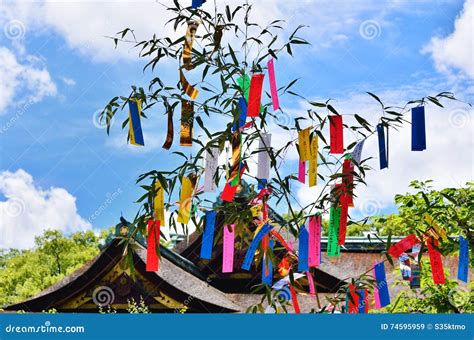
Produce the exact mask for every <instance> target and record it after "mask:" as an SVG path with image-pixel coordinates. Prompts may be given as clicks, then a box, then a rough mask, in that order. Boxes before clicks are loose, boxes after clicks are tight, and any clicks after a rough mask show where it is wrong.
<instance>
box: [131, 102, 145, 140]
mask: <svg viewBox="0 0 474 340" xmlns="http://www.w3.org/2000/svg"><path fill="white" fill-rule="evenodd" d="M128 108H129V135H130V144H132V145H140V146H144V145H145V141H144V140H143V131H142V124H141V121H140V116H141V102H140V100H133V99H129V101H128Z"/></svg>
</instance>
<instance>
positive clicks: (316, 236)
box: [308, 215, 321, 267]
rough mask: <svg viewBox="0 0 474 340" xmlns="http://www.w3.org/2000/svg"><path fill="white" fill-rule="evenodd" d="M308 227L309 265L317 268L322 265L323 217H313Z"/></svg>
mask: <svg viewBox="0 0 474 340" xmlns="http://www.w3.org/2000/svg"><path fill="white" fill-rule="evenodd" d="M308 227H309V242H308V244H309V245H308V248H309V249H308V265H309V266H310V267H316V266H319V265H320V264H321V215H317V216H311V217H310V218H309V222H308Z"/></svg>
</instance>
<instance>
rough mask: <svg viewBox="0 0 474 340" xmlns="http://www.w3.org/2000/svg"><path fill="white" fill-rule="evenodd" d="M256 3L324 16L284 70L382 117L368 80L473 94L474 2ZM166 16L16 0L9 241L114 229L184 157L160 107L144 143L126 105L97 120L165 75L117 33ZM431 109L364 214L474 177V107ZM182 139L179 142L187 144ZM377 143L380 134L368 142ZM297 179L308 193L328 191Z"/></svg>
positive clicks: (393, 100)
mask: <svg viewBox="0 0 474 340" xmlns="http://www.w3.org/2000/svg"><path fill="white" fill-rule="evenodd" d="M180 2H181V3H186V1H183V0H180ZM228 3H232V1H228ZM233 3H235V2H233ZM205 6H210V4H206V5H205ZM254 7H255V11H256V19H255V20H258V21H260V20H263V19H261V18H268V19H269V20H270V19H273V18H274V17H276V18H284V19H287V23H286V26H287V27H288V28H289V29H291V28H294V27H295V26H297V25H298V24H300V23H302V24H306V25H309V26H310V27H309V28H307V29H306V30H305V31H304V33H303V36H304V37H305V38H306V39H307V40H309V41H310V42H311V43H312V46H311V47H305V48H297V49H295V57H294V58H293V59H291V58H289V57H284V58H280V59H279V60H278V61H277V63H276V73H277V80H278V82H279V83H284V82H287V81H289V80H291V79H293V78H295V77H302V79H301V81H299V82H298V86H297V88H296V90H298V92H300V93H302V94H303V95H304V96H306V97H308V98H314V99H320V100H325V99H328V98H333V99H334V101H335V102H334V105H335V106H336V108H338V110H339V111H340V112H344V113H358V114H360V115H362V116H364V117H368V118H369V119H372V121H373V120H374V119H376V113H375V112H376V105H375V104H374V102H373V101H371V100H370V98H368V97H367V95H364V92H365V91H371V92H375V93H377V94H379V95H380V97H381V98H382V99H383V100H386V102H387V103H390V104H393V105H396V104H401V103H405V102H406V101H408V100H410V99H416V98H419V97H422V96H424V95H431V94H435V93H437V92H441V91H453V92H455V94H456V96H457V97H459V98H460V99H462V100H464V101H467V102H472V101H473V83H472V80H473V78H474V71H473V68H474V66H473V59H474V57H473V55H472V53H473V52H472V51H473V46H472V44H473V37H472V30H473V27H472V23H471V24H470V25H469V20H471V21H472V13H473V11H474V3H473V1H468V2H466V3H465V2H464V1H434V2H433V1H403V0H402V1H392V2H390V1H387V2H379V1H369V0H367V1H354V2H351V3H348V2H343V1H328V2H326V1H301V2H296V3H290V4H289V3H288V2H286V1H276V0H273V1H270V0H266V1H259V2H256V3H255V5H254ZM287 13H292V16H291V17H287ZM263 14H264V15H263ZM163 16H164V14H163V9H162V7H161V6H160V5H159V4H157V3H155V2H144V1H141V2H127V1H119V2H114V1H105V2H97V3H96V2H93V1H92V2H91V1H89V2H66V1H64V2H63V1H59V2H46V3H43V2H29V1H25V2H9V1H4V2H3V3H2V5H1V7H0V28H3V29H2V30H1V31H0V83H1V84H0V126H1V127H2V129H1V133H0V145H1V148H2V150H1V159H0V200H1V202H0V208H1V209H2V218H1V221H0V236H2V241H0V247H10V246H19V247H26V246H30V245H31V244H32V240H33V235H35V234H39V233H40V232H41V230H42V229H43V228H45V227H52V228H57V229H61V230H64V231H66V232H72V231H75V230H85V229H90V228H94V229H100V228H104V227H108V226H110V225H112V224H115V223H116V222H117V221H118V217H119V216H120V214H121V212H123V214H124V215H125V216H126V217H128V218H132V216H134V214H135V212H136V209H137V208H138V206H137V205H136V204H134V203H133V201H134V200H135V199H136V198H137V197H139V195H140V193H141V192H140V189H139V188H138V187H137V186H135V184H134V182H135V179H136V177H137V176H138V175H139V174H141V173H143V172H145V171H148V170H151V169H166V168H171V167H172V166H173V165H174V164H176V162H177V159H176V158H175V157H173V156H171V155H170V153H169V152H167V151H165V150H163V149H161V144H162V143H163V141H164V135H165V132H166V119H165V116H163V115H162V112H160V111H159V110H156V111H155V112H152V115H150V116H151V117H150V119H149V120H148V121H144V122H143V124H144V125H145V143H146V144H147V146H146V147H145V148H143V149H137V148H134V147H131V146H127V145H126V144H125V143H126V134H125V132H123V131H121V129H120V125H121V122H122V120H123V117H124V113H123V112H122V114H120V115H119V117H117V120H116V122H115V124H114V126H113V128H112V132H111V136H109V137H108V136H107V135H106V133H105V130H103V129H102V128H100V127H97V126H96V125H97V124H94V117H95V116H96V115H94V114H95V113H97V111H98V110H99V109H101V108H102V107H103V106H104V104H106V103H107V102H108V100H109V99H110V98H112V97H113V96H115V95H119V94H121V95H127V94H128V93H129V88H130V87H129V86H130V85H131V84H136V85H142V86H145V85H146V84H147V81H148V80H149V79H150V77H151V74H150V72H148V71H147V72H146V73H143V70H142V68H143V66H144V64H145V60H144V59H139V58H137V56H136V52H135V51H133V50H130V49H129V48H127V47H125V48H120V49H118V50H115V49H114V46H113V43H112V41H110V40H109V39H106V38H105V37H104V36H105V35H112V34H113V33H115V32H117V31H119V30H121V29H122V28H125V27H126V26H130V27H131V28H134V29H135V31H136V33H137V35H138V36H139V37H147V36H150V35H151V34H152V33H153V32H156V33H157V34H163V33H164V32H166V30H169V28H163V23H162V22H163V20H160V19H159V18H163ZM273 16H274V17H273ZM469 16H470V17H469ZM469 18H470V19H469ZM367 25H369V26H370V25H372V28H373V29H374V31H370V27H369V28H368V29H369V31H368V33H367V32H366V33H364V28H367V27H366V26H367ZM183 30H184V28H183ZM183 32H184V31H183ZM179 34H181V33H179ZM174 69H175V66H174V65H171V64H169V65H165V66H164V67H163V68H162V69H161V70H158V71H157V72H158V73H159V74H160V75H164V78H165V79H169V80H170V81H173V82H175V81H176V79H175V78H176V74H175V73H174V72H175V71H174ZM265 86H268V84H266V85H265ZM280 102H281V103H282V105H283V107H285V109H286V111H287V112H289V114H291V115H292V116H297V115H298V111H299V112H302V111H304V110H305V109H306V107H305V106H304V104H303V103H301V102H298V101H296V100H294V99H292V98H291V97H284V98H281V100H280ZM25 105H26V106H25ZM429 110H430V111H428V116H427V117H428V118H427V120H428V122H427V124H428V149H429V150H427V151H426V152H425V153H423V154H419V153H417V154H416V155H413V153H411V152H410V151H409V147H405V144H406V145H408V143H409V140H407V138H406V137H407V136H409V135H407V134H406V133H407V132H406V131H405V132H403V131H402V132H401V133H400V135H399V136H398V137H396V136H395V137H394V139H393V141H392V143H393V144H394V146H393V147H391V149H392V153H393V156H391V157H393V158H391V162H392V163H391V169H389V170H388V171H385V172H381V171H379V170H378V166H377V160H374V163H373V164H372V165H373V166H374V167H375V169H376V170H374V174H371V175H370V177H368V180H369V181H368V182H369V186H368V187H367V188H361V191H360V195H359V196H360V204H359V205H358V209H355V210H354V212H353V213H354V214H355V215H356V216H362V215H367V214H372V213H380V212H383V213H387V212H392V211H394V210H395V207H394V206H393V204H391V202H392V198H393V195H394V194H395V193H399V192H405V191H407V185H408V181H409V180H410V179H414V178H419V179H423V178H432V179H434V180H435V181H436V182H435V183H436V185H437V186H438V187H445V186H457V185H461V184H462V183H464V182H466V181H468V180H472V177H473V176H472V174H473V158H472V153H470V154H469V152H467V153H466V152H465V150H467V149H466V148H469V149H468V150H470V149H471V148H472V142H473V135H472V131H471V129H472V114H473V112H472V110H471V109H470V108H469V107H467V106H466V105H464V104H462V103H450V104H449V105H448V106H447V108H446V109H445V110H439V109H438V108H434V107H429ZM175 125H177V124H175ZM430 128H431V130H430ZM196 133H199V131H196ZM277 137H280V135H276V136H274V138H277ZM397 138H399V139H398V140H397ZM176 140H177V138H176V136H175V141H176ZM404 143H405V144H404ZM176 144H177V143H176V142H175V145H174V146H173V151H177V150H182V149H183V148H180V147H178V146H176ZM375 150H376V149H375V144H374V143H368V145H367V146H366V149H365V151H364V154H365V153H367V155H370V154H374V151H375ZM184 151H185V152H187V153H188V152H189V150H184ZM374 156H375V154H374ZM295 164H296V160H295V157H294V155H288V159H287V161H286V162H285V171H296V167H295ZM392 164H393V165H392ZM294 189H295V195H296V196H297V197H298V198H299V199H300V200H302V201H303V202H310V201H311V199H312V198H314V196H315V194H316V193H317V190H318V188H315V189H312V190H309V189H307V188H304V187H296V188H294ZM319 190H320V188H319Z"/></svg>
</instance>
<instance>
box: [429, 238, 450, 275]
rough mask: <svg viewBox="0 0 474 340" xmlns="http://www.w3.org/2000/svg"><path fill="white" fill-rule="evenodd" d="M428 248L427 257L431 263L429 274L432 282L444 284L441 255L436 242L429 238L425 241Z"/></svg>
mask: <svg viewBox="0 0 474 340" xmlns="http://www.w3.org/2000/svg"><path fill="white" fill-rule="evenodd" d="M426 243H427V246H428V255H429V257H430V263H431V273H432V274H433V282H434V283H435V284H444V283H445V279H444V270H443V260H442V258H441V254H440V252H439V251H438V249H437V248H438V240H437V239H435V238H433V237H430V238H429V239H428V240H427V242H426Z"/></svg>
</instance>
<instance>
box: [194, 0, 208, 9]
mask: <svg viewBox="0 0 474 340" xmlns="http://www.w3.org/2000/svg"><path fill="white" fill-rule="evenodd" d="M205 2H206V0H193V1H192V3H191V7H192V8H199V7H201V6H202V4H203V3H205Z"/></svg>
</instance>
